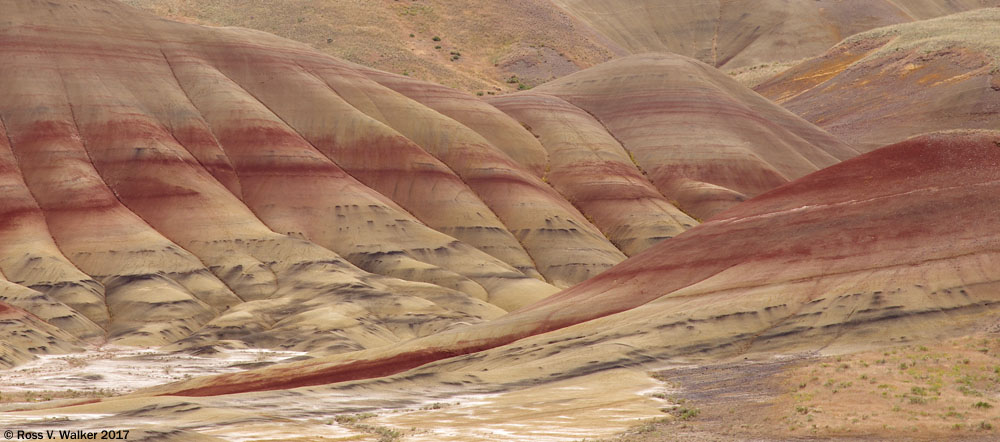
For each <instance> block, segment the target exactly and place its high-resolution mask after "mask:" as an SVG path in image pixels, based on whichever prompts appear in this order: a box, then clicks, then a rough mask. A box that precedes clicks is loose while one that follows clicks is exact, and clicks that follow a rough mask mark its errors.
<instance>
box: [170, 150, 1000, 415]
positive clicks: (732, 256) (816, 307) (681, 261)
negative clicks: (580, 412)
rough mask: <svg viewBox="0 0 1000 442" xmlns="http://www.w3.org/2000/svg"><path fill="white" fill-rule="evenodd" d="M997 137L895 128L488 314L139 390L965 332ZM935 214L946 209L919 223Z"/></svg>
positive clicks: (981, 308)
mask: <svg viewBox="0 0 1000 442" xmlns="http://www.w3.org/2000/svg"><path fill="white" fill-rule="evenodd" d="M998 145H1000V134H998V133H996V132H963V133H945V134H935V135H930V136H925V137H920V138H915V139H912V140H908V141H906V142H903V143H899V144H896V145H893V146H888V147H885V148H883V149H880V150H878V151H876V152H873V153H870V154H867V155H864V156H861V157H858V158H855V159H852V160H850V161H847V162H844V163H842V164H839V165H836V166H833V167H830V168H827V169H825V170H823V171H820V172H817V173H814V174H811V175H809V176H807V177H804V178H802V179H800V180H797V181H795V182H793V183H790V184H788V185H786V186H782V187H780V188H778V189H776V190H774V191H773V192H769V193H767V194H765V195H762V196H760V197H758V198H756V199H754V200H751V201H749V202H747V203H745V204H742V205H740V206H737V207H735V208H733V209H732V210H730V211H727V212H726V213H724V214H722V215H721V216H720V217H718V218H716V219H715V220H713V221H709V222H706V223H705V224H702V225H701V226H698V227H697V228H694V229H692V230H690V231H689V232H687V233H685V234H683V235H680V236H678V237H677V238H675V239H673V240H671V241H667V242H664V243H661V244H660V245H658V246H656V247H653V248H651V249H650V250H648V251H647V252H645V253H641V254H639V255H637V256H635V257H633V258H631V259H630V260H629V261H627V262H625V263H623V264H621V265H619V266H617V267H615V268H614V269H612V270H611V271H608V272H606V273H604V274H602V275H601V276H599V277H597V278H593V279H591V280H589V281H587V282H585V283H583V284H580V285H578V286H575V287H573V288H571V289H569V290H566V291H563V292H561V293H560V294H558V295H556V296H553V297H550V298H548V299H546V300H545V301H543V302H540V303H538V304H535V305H533V306H530V307H527V308H525V309H522V310H520V311H517V312H514V313H511V314H509V315H507V316H505V317H503V318H500V319H498V320H495V321H491V322H489V323H485V324H478V325H475V326H471V327H467V328H462V329H455V330H451V331H448V332H445V333H440V334H437V335H435V336H431V337H428V338H425V339H419V340H415V341H411V342H408V343H405V344H403V345H400V346H396V347H391V348H390V347H383V348H380V349H377V350H374V351H366V352H359V353H355V354H351V355H344V356H340V357H335V358H327V359H325V360H317V361H308V362H301V363H295V364H288V365H283V366H276V367H272V368H268V369H263V370H255V371H250V372H245V373H239V374H231V375H222V376H215V377H210V378H203V379H196V380H192V381H188V382H184V383H181V384H177V385H173V386H167V387H164V388H159V389H156V390H153V391H151V392H155V393H159V394H181V395H192V396H201V395H215V394H226V393H236V392H247V391H258V390H272V389H286V388H291V387H298V386H305V385H316V384H323V383H330V382H338V381H348V380H357V379H366V378H372V377H378V376H385V375H391V374H395V373H401V372H403V371H405V370H408V369H412V368H415V367H418V366H421V365H424V364H427V363H431V362H435V361H441V362H440V363H436V364H432V365H427V366H424V367H422V368H420V369H418V370H417V371H415V372H410V373H409V375H408V376H409V377H407V375H404V376H403V377H402V378H403V379H407V378H412V377H413V376H435V375H436V374H437V376H444V378H449V377H450V376H452V375H454V376H456V377H459V378H462V377H463V376H465V377H469V376H471V377H472V378H475V379H480V380H481V381H482V382H485V383H491V382H495V383H499V384H501V385H506V386H508V387H514V386H517V385H530V384H532V383H534V382H540V381H543V380H557V379H565V378H567V377H572V376H576V375H582V374H586V373H591V372H594V371H600V370H602V369H608V368H610V367H615V366H620V365H629V364H637V363H643V362H650V361H654V360H657V359H659V358H664V357H671V358H678V357H693V358H703V357H711V358H716V357H724V356H731V355H739V354H746V353H748V352H789V351H801V350H807V351H822V350H827V351H829V350H836V351H843V350H844V349H856V348H862V347H868V346H872V345H891V344H893V343H899V342H910V341H913V340H916V341H919V340H923V339H934V338H940V337H944V336H953V335H957V334H962V333H966V332H969V331H971V330H975V329H977V327H983V326H987V325H990V324H993V323H994V322H995V312H996V309H997V308H998V307H1000V298H998V293H1000V274H998V273H997V270H996V269H997V268H998V267H997V265H996V264H997V261H998V260H1000V252H998V251H1000V238H998V237H997V233H996V232H997V229H996V226H997V225H998V224H1000V219H998V217H997V213H998V212H997V211H996V210H994V209H995V207H996V206H997V204H998V201H997V195H1000V192H997V190H998V189H997V186H998V185H1000V175H998V171H1000V167H998V166H1000V149H998V147H997V146H998ZM943 216H947V217H948V218H949V219H951V220H952V222H951V223H944V224H943V223H937V222H934V221H935V220H937V219H940V218H941V217H943ZM956 223H957V224H956ZM616 313H618V314H616ZM609 315H610V316H609ZM546 332H549V333H546ZM532 335H537V336H532ZM524 338H527V339H524ZM518 340H520V341H518ZM514 341H518V342H516V343H514ZM505 344H510V345H505ZM483 350H488V351H486V352H482V353H478V354H469V355H468V356H463V357H460V358H454V359H447V358H450V357H454V356H459V355H463V354H467V353H475V352H480V351H483ZM487 372H488V373H487ZM444 373H448V374H447V375H446V374H444ZM473 382H475V381H473Z"/></svg>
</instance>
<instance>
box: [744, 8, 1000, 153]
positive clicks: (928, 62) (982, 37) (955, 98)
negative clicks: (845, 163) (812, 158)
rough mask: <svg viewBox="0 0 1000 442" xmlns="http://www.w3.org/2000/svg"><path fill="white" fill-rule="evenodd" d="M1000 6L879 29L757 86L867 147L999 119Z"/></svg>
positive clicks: (992, 124) (986, 125)
mask: <svg viewBox="0 0 1000 442" xmlns="http://www.w3.org/2000/svg"><path fill="white" fill-rule="evenodd" d="M998 27H1000V8H989V9H980V10H977V11H971V12H965V13H960V14H955V15H949V16H947V17H941V18H936V19H932V20H925V21H919V22H915V23H907V24H902V25H897V26H890V27H886V28H880V29H875V30H872V31H869V32H865V33H861V34H858V35H855V36H852V37H850V38H848V39H846V40H845V41H843V42H842V43H840V44H839V45H837V46H836V47H834V48H832V49H830V50H829V51H828V52H827V53H826V54H824V55H822V56H820V57H816V58H813V59H810V60H807V61H805V62H802V63H801V64H799V65H797V66H794V67H793V68H791V69H789V70H788V71H786V72H784V73H782V74H780V75H778V76H776V77H774V78H772V79H770V80H768V81H766V82H765V83H763V84H761V85H760V86H758V87H756V88H755V89H756V90H757V91H758V92H760V93H761V94H762V95H764V96H766V97H768V98H771V99H773V100H775V101H776V102H778V103H780V104H782V105H783V106H784V107H785V108H787V109H789V110H791V111H793V112H795V113H797V114H799V115H801V116H802V117H803V118H805V119H807V120H809V121H811V122H813V123H816V124H818V125H819V126H821V127H823V128H825V129H827V130H829V131H830V132H831V133H833V134H835V135H837V136H839V137H840V138H841V139H843V140H845V141H847V142H849V143H851V144H854V145H855V146H857V147H858V148H859V149H862V150H865V151H868V150H871V149H874V148H877V147H879V146H881V145H883V144H887V143H892V142H896V141H900V140H903V139H905V138H907V137H910V136H913V135H916V134H919V133H925V132H929V131H935V130H947V129H960V128H982V129H992V128H996V127H997V124H998V121H1000V36H998V35H997V33H996V29H997V28H998Z"/></svg>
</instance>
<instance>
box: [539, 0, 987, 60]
mask: <svg viewBox="0 0 1000 442" xmlns="http://www.w3.org/2000/svg"><path fill="white" fill-rule="evenodd" d="M552 1H553V3H556V4H558V5H559V6H561V7H563V8H564V9H565V10H567V11H569V12H570V13H572V14H573V15H574V16H576V17H578V18H580V19H581V20H582V21H584V22H586V23H588V24H590V25H591V26H592V27H594V29H597V30H598V31H599V32H601V33H602V34H604V35H606V36H607V37H608V38H610V39H612V40H614V41H615V42H617V43H618V44H620V45H622V46H623V47H625V48H626V49H628V50H629V51H631V52H632V53H641V52H650V51H653V52H673V53H677V54H681V55H686V56H689V57H694V58H697V59H699V60H701V61H704V62H706V63H708V64H711V65H713V66H716V67H719V68H722V69H726V70H731V69H736V68H740V67H745V66H754V65H760V64H770V63H775V62H786V61H792V60H799V59H802V58H805V57H810V56H813V55H816V54H819V53H821V52H823V51H825V50H826V49H828V48H830V47H831V46H833V45H834V44H836V43H837V42H839V41H840V40H842V39H844V38H846V37H848V36H850V35H852V34H856V33H858V32H861V31H866V30H869V29H872V28H876V27H880V26H886V25H891V24H896V23H906V22H910V21H914V20H923V19H927V18H932V17H938V16H941V15H946V14H952V13H955V12H960V11H967V10H970V9H976V8H983V7H987V6H998V5H1000V3H998V2H997V1H995V0H959V1H954V0H918V1H894V0H847V1H844V0H792V1H787V0H763V1H761V0H710V1H701V0H698V1H693V0H682V1H667V0H642V1H629V2H621V1H615V0H552Z"/></svg>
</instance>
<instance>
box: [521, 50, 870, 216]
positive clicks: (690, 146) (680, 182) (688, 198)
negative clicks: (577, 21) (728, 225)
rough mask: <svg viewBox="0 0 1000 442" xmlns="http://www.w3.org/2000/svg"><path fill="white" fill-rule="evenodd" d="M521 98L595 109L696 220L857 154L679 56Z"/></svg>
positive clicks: (597, 72) (597, 71) (618, 66)
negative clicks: (548, 97)
mask: <svg viewBox="0 0 1000 442" xmlns="http://www.w3.org/2000/svg"><path fill="white" fill-rule="evenodd" d="M522 94H523V95H525V96H535V95H539V96H544V95H554V96H557V97H559V98H561V99H562V100H565V102H567V103H569V104H571V105H572V106H575V107H577V108H579V109H580V110H581V111H583V112H586V113H588V114H590V115H591V116H592V117H593V119H592V120H593V121H591V122H590V124H593V122H594V121H596V122H599V123H600V125H602V126H604V128H605V129H606V131H607V132H609V133H610V134H612V135H613V136H614V138H615V139H616V141H617V142H618V143H620V144H621V145H622V147H624V149H625V150H626V151H628V152H629V155H630V157H631V160H632V162H634V163H635V165H636V166H638V168H639V169H641V170H642V171H643V172H644V173H645V175H646V176H647V177H648V179H649V181H651V182H652V183H653V184H654V185H655V187H656V189H657V190H659V192H660V193H661V194H662V195H663V197H665V198H666V200H667V201H670V202H671V203H672V204H674V205H676V206H677V207H679V208H681V209H683V210H684V211H685V212H687V213H688V214H690V215H692V216H694V217H696V218H698V219H708V218H710V217H712V216H713V215H714V214H716V213H718V212H719V211H721V210H724V209H726V208H728V207H730V206H732V205H734V204H736V203H738V202H740V201H743V200H745V199H747V198H750V197H753V196H755V195H758V194H760V193H762V192H765V191H767V190H770V189H772V188H774V187H777V186H779V185H781V184H784V183H786V182H788V181H790V180H792V179H795V178H798V177H801V176H803V175H805V174H807V173H810V172H814V171H816V170H819V169H821V168H823V167H826V166H829V165H832V164H835V163H837V162H839V161H841V160H844V159H847V158H850V157H852V156H854V155H855V154H856V152H855V151H854V150H853V149H852V148H851V147H849V146H848V145H846V144H844V143H842V142H840V141H838V140H837V139H836V138H834V137H833V136H831V135H830V134H828V133H826V132H824V131H822V130H819V129H817V128H816V127H815V126H813V125H811V124H809V123H807V122H806V121H803V120H802V119H800V118H798V117H796V116H794V115H793V114H791V113H789V112H788V111H785V110H784V109H781V108H780V107H778V106H775V105H774V104H773V103H771V102H769V101H768V100H766V99H764V98H763V97H761V96H759V95H757V94H755V93H753V92H752V91H750V90H748V89H746V88H745V87H743V86H741V85H739V84H738V83H736V82H735V81H734V80H732V79H730V78H728V77H727V76H725V75H724V74H722V73H720V72H718V71H717V70H715V69H713V68H711V67H709V66H708V65H705V64H703V63H700V62H698V61H695V60H692V59H690V58H686V57H681V56H677V55H668V54H646V55H637V56H631V57H626V58H622V59H619V60H615V61H613V62H610V63H605V64H603V65H600V66H597V67H594V68H591V69H588V70H586V71H583V72H580V73H578V74H574V75H570V76H567V77H564V78H561V79H559V80H557V81H553V82H551V83H548V84H546V85H544V86H541V87H538V88H536V89H535V90H532V91H529V92H523V93H521V94H519V95H522ZM525 123H526V124H528V125H534V124H536V123H535V122H534V121H531V120H527V121H525ZM566 129H570V126H566Z"/></svg>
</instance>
